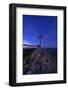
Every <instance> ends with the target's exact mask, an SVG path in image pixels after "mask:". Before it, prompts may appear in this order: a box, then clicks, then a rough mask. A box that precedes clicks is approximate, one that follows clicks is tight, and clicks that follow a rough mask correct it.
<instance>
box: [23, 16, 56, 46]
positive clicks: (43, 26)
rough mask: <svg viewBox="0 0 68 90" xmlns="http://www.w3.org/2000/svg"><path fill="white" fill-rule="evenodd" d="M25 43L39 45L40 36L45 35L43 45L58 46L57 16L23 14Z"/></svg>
mask: <svg viewBox="0 0 68 90" xmlns="http://www.w3.org/2000/svg"><path fill="white" fill-rule="evenodd" d="M22 18H23V27H22V28H23V39H24V40H23V44H28V45H38V44H39V40H38V38H37V37H38V36H39V35H41V36H43V38H42V46H45V47H48V48H56V47H57V16H35V15H23V16H22Z"/></svg>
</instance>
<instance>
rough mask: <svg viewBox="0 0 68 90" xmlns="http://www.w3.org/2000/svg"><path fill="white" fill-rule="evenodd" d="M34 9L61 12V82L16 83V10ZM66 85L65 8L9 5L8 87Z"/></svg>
mask: <svg viewBox="0 0 68 90" xmlns="http://www.w3.org/2000/svg"><path fill="white" fill-rule="evenodd" d="M20 7H21V8H22V7H24V8H32V9H33V8H35V9H44V10H45V9H50V10H52V9H54V10H63V20H64V21H63V22H64V23H63V26H64V27H63V34H64V38H63V49H64V52H63V54H64V56H63V64H64V65H63V66H64V67H63V80H55V81H37V82H26V83H23V82H22V83H21V82H20V83H17V82H16V76H17V75H16V29H17V27H16V21H17V20H16V8H20ZM59 83H66V7H65V6H50V5H31V4H14V3H12V4H10V5H9V85H10V86H27V85H43V84H59Z"/></svg>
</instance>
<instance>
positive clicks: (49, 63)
mask: <svg viewBox="0 0 68 90" xmlns="http://www.w3.org/2000/svg"><path fill="white" fill-rule="evenodd" d="M51 50H53V49H51ZM47 73H57V53H56V52H53V53H52V52H50V51H49V50H48V49H45V48H37V49H35V50H34V51H33V52H32V53H31V54H29V55H27V56H26V57H24V59H23V74H24V75H28V74H47Z"/></svg>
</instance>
